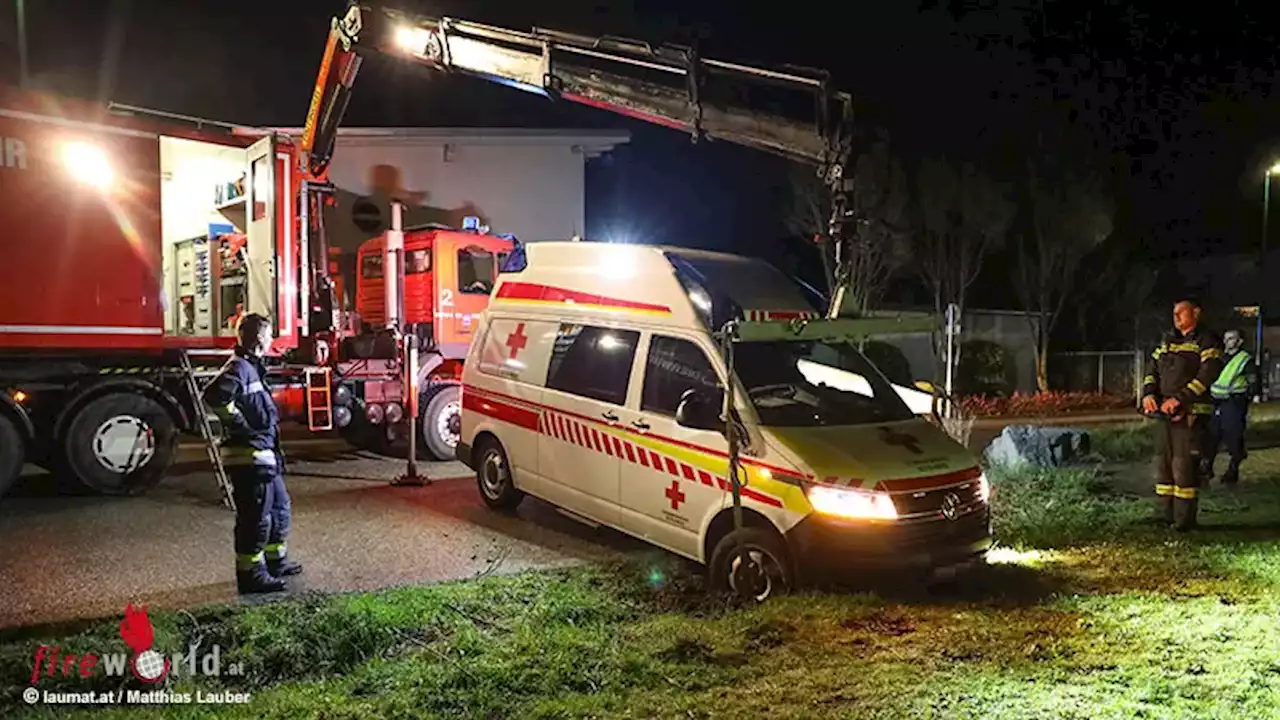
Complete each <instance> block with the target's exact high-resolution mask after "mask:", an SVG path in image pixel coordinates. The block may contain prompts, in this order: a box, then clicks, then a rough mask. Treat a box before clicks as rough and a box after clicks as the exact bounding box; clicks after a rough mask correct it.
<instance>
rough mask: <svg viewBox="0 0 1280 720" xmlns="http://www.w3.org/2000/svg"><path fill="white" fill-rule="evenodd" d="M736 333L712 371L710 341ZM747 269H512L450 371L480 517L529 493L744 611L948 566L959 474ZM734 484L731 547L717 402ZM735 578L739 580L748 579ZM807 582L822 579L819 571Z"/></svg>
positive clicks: (985, 538)
mask: <svg viewBox="0 0 1280 720" xmlns="http://www.w3.org/2000/svg"><path fill="white" fill-rule="evenodd" d="M730 319H736V320H738V321H740V324H739V325H738V330H739V333H738V336H739V338H740V340H741V341H740V342H737V343H735V344H734V346H733V371H732V373H730V372H729V371H728V368H727V364H726V362H725V359H724V357H725V355H724V354H723V353H722V351H721V347H720V345H719V341H718V340H717V336H716V335H715V332H716V331H719V330H720V329H721V328H722V327H723V326H724V325H725V323H726V322H727V321H728V320H730ZM865 322H866V321H856V320H854V321H850V320H826V319H820V318H818V317H817V314H816V313H814V312H813V311H812V306H811V305H809V304H808V303H806V302H805V300H804V298H803V296H801V295H800V292H799V289H798V287H797V286H796V285H795V284H794V283H792V282H791V281H790V280H788V279H787V278H786V277H785V276H784V275H783V274H782V273H781V272H780V271H778V270H777V269H776V268H774V267H773V266H771V265H769V264H767V263H764V262H762V261H758V260H754V259H748V258H743V257H739V256H735V255H727V254H721V253H710V252H701V251H695V250H688V249H683V248H673V247H658V246H643V245H622V244H612V243H595V242H577V241H565V242H561V241H551V242H539V243H531V244H528V245H525V246H524V247H523V248H521V249H519V250H517V251H516V252H515V253H513V255H512V257H511V258H510V259H509V260H508V263H507V265H506V267H505V268H504V270H503V272H502V273H501V274H500V275H499V276H498V282H497V285H496V287H495V288H494V291H493V294H492V296H491V301H490V304H489V307H488V308H487V309H486V311H485V312H484V314H483V315H482V316H481V320H480V326H479V328H478V331H477V333H476V335H475V336H474V338H473V340H472V343H471V348H470V353H469V356H468V358H467V362H466V365H465V370H464V371H463V389H462V407H463V410H462V432H461V438H460V441H459V443H458V449H457V455H458V459H459V460H461V461H462V462H463V463H465V464H466V465H468V466H469V467H470V468H472V469H474V470H475V471H476V475H477V482H478V485H479V488H480V493H481V495H482V496H483V498H484V501H485V502H486V503H487V504H488V505H489V506H490V507H493V508H498V509H505V510H511V509H513V508H514V507H515V506H516V505H517V504H518V503H519V502H520V501H521V499H522V498H523V497H524V495H525V494H530V495H533V496H535V497H538V498H541V499H542V500H545V501H547V502H550V503H552V504H554V505H556V506H559V507H560V508H561V509H562V510H564V511H566V512H567V513H569V514H571V515H575V516H578V517H579V518H581V519H585V520H586V521H589V522H590V523H592V524H599V525H606V526H609V527H612V528H615V529H617V530H620V531H622V532H625V533H628V534H631V535H634V536H636V537H638V538H642V539H644V540H646V541H648V542H650V543H652V544H654V545H657V546H659V547H662V548H665V549H667V550H669V551H671V552H674V553H677V554H679V555H682V556H684V557H687V558H690V559H692V560H694V561H696V562H698V563H702V564H704V565H705V566H706V567H707V568H708V571H709V574H710V580H711V582H712V584H713V585H715V586H716V587H719V588H734V587H735V580H734V578H735V577H737V575H738V570H737V569H736V568H737V567H738V564H737V560H738V558H739V557H742V556H741V555H739V553H738V552H736V551H735V548H736V547H738V544H739V541H740V540H741V541H743V542H744V543H745V546H746V550H747V552H748V553H749V555H747V557H750V558H752V559H754V560H755V561H756V562H754V563H748V564H749V565H751V566H753V567H755V568H757V569H758V568H763V569H764V575H765V578H764V581H763V582H759V583H757V589H758V590H759V595H760V596H765V595H768V594H770V593H773V592H779V591H783V590H785V589H788V588H790V587H792V586H794V585H795V584H796V583H798V582H803V581H804V580H805V579H806V578H809V577H812V576H814V575H815V574H817V573H824V572H825V573H830V572H831V571H832V570H833V569H834V570H835V571H837V572H842V571H846V570H850V569H853V568H858V567H876V566H881V567H883V566H890V567H906V566H920V567H923V568H926V569H929V568H932V569H940V568H951V567H954V566H958V565H965V564H971V563H973V562H974V561H977V560H980V559H981V558H982V557H983V555H984V554H985V552H986V551H987V549H988V548H989V547H990V546H991V544H992V537H991V526H990V517H989V510H988V496H989V489H988V485H987V481H986V478H985V477H984V476H983V474H982V472H981V470H980V468H979V466H978V462H977V459H976V458H975V457H974V456H973V455H972V454H971V453H969V452H968V451H967V450H966V449H965V448H964V447H963V446H961V445H959V444H958V443H956V442H955V441H953V440H952V439H951V438H950V437H949V436H947V435H946V434H945V433H944V432H943V431H942V430H941V429H940V428H938V427H937V426H936V425H935V424H933V423H930V422H928V421H927V420H925V419H924V418H922V417H920V416H919V415H917V414H916V413H915V412H913V411H912V410H911V409H909V408H908V407H907V405H906V404H905V403H904V402H903V398H902V397H901V396H900V394H899V392H897V391H895V390H894V386H891V385H890V383H889V382H888V381H887V380H886V379H885V377H884V376H883V375H882V374H881V373H880V372H879V371H878V370H877V369H876V368H875V367H874V366H872V365H871V363H870V362H868V361H867V360H866V358H865V357H864V356H863V355H862V354H861V353H860V352H859V351H858V350H857V346H856V344H855V343H854V342H851V341H850V340H849V337H850V334H849V330H850V329H852V328H857V327H859V323H865ZM726 387H732V388H733V391H734V393H735V395H734V403H733V404H734V407H735V414H736V415H737V418H738V419H737V422H738V425H739V427H740V432H739V435H740V437H742V440H741V441H740V444H741V450H740V457H741V459H742V467H743V473H742V474H741V475H740V478H741V479H742V480H744V481H745V486H744V487H743V488H742V491H741V499H742V506H743V515H744V529H743V530H742V531H741V532H735V531H734V522H733V513H732V499H731V492H730V484H729V483H728V481H727V478H728V476H729V474H728V449H729V448H728V441H727V439H726V438H727V436H726V433H725V429H726V422H725V421H724V420H722V419H721V417H722V407H723V402H724V388H726ZM758 576H759V573H757V579H759V577H758ZM827 576H828V577H829V575H827Z"/></svg>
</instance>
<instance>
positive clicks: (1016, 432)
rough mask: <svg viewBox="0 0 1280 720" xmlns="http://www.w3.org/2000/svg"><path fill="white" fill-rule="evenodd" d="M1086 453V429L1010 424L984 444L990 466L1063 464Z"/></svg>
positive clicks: (1088, 446) (1085, 455)
mask: <svg viewBox="0 0 1280 720" xmlns="http://www.w3.org/2000/svg"><path fill="white" fill-rule="evenodd" d="M1089 454H1090V444H1089V432H1088V431H1087V430H1084V429H1082V428H1065V427H1038V426H1036V425H1009V426H1008V427H1006V428H1005V429H1004V431H1003V432H1001V433H1000V435H999V437H997V438H996V439H995V440H992V441H991V444H990V445H988V446H987V449H986V451H985V453H984V457H985V459H986V461H987V462H988V463H991V464H993V465H1034V466H1036V467H1062V466H1064V465H1072V464H1075V463H1078V462H1081V461H1082V460H1084V459H1085V458H1086V457H1087V456H1089Z"/></svg>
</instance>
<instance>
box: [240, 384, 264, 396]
mask: <svg viewBox="0 0 1280 720" xmlns="http://www.w3.org/2000/svg"><path fill="white" fill-rule="evenodd" d="M266 391H267V389H266V388H264V387H263V386H262V383H261V382H259V381H257V380H254V381H253V382H251V383H249V384H248V385H245V386H244V394H245V395H253V394H255V393H264V392H266Z"/></svg>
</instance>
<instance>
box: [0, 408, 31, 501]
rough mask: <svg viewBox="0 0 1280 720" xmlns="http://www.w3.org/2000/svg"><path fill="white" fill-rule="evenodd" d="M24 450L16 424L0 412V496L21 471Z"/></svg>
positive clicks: (11, 485)
mask: <svg viewBox="0 0 1280 720" xmlns="http://www.w3.org/2000/svg"><path fill="white" fill-rule="evenodd" d="M25 451H26V448H25V443H23V442H22V435H20V434H19V433H18V426H17V425H15V424H14V422H13V419H12V418H10V417H9V416H8V415H5V414H3V413H0V497H3V496H4V494H5V493H7V492H9V488H11V487H13V483H14V481H15V480H17V479H18V475H20V474H21V473H22V463H23V456H24V455H25Z"/></svg>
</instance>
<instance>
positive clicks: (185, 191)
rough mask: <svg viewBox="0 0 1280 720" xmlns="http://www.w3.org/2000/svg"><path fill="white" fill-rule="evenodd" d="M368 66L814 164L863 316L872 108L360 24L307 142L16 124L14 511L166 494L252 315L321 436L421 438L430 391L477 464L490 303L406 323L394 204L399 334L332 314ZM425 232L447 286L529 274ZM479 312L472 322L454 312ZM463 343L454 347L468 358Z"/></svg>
mask: <svg viewBox="0 0 1280 720" xmlns="http://www.w3.org/2000/svg"><path fill="white" fill-rule="evenodd" d="M368 53H383V54H388V55H392V56H395V57H399V58H403V59H405V60H408V61H411V62H416V63H418V64H420V65H423V66H426V67H428V68H432V69H434V70H437V71H441V72H456V73H461V74H466V75H470V76H473V77H476V78H479V79H483V80H488V81H490V82H497V83H501V84H504V85H507V86H510V87H513V88H515V89H518V90H524V91H527V92H532V93H535V94H538V95H541V96H544V97H547V98H549V99H553V100H563V101H568V102H573V103H576V104H580V105H584V106H587V107H593V108H597V109H601V110H606V111H610V112H614V113H617V114H620V115H624V116H627V117H630V118H633V119H639V120H642V121H646V122H650V123H653V124H657V125H660V126H664V127H668V128H672V129H675V130H679V131H683V132H687V133H689V134H690V135H691V137H692V138H693V139H694V141H706V140H722V141H728V142H732V143H735V144H739V145H743V146H747V147H751V148H755V149H758V150H762V151H765V152H769V153H772V154H776V155H780V156H782V157H786V158H789V159H791V160H795V161H800V162H804V163H808V164H811V165H813V166H814V167H815V168H816V172H817V173H818V175H819V177H821V178H822V179H823V181H824V182H825V183H826V184H827V186H828V187H829V188H830V189H831V191H832V197H833V213H832V218H831V223H830V227H829V231H828V234H827V236H826V238H825V241H827V242H830V243H831V244H832V245H833V247H834V248H835V257H836V266H837V267H836V270H837V271H836V273H835V276H836V284H835V287H834V288H832V292H831V293H830V298H829V301H828V302H829V307H828V310H827V314H828V316H830V317H844V316H849V315H851V314H852V311H851V310H850V309H849V308H848V307H846V304H847V303H846V299H847V298H851V294H850V293H849V292H848V291H849V287H848V284H849V279H850V277H851V273H850V260H851V255H850V253H849V248H850V247H851V245H850V243H851V242H852V240H853V238H854V236H855V234H856V230H855V228H856V226H857V224H858V222H859V217H858V213H857V208H856V207H853V206H852V199H853V197H852V192H851V191H852V189H853V188H852V183H851V181H850V179H849V178H848V177H846V175H845V172H844V170H845V166H846V164H847V162H848V159H849V156H850V152H851V149H852V147H853V142H854V134H853V131H852V128H853V125H852V98H851V97H850V96H849V95H848V94H847V93H843V92H837V91H835V90H833V89H832V88H831V83H830V79H829V77H828V76H827V75H826V74H825V73H823V72H819V71H810V70H804V69H797V68H793V67H787V68H784V69H771V68H765V67H757V66H751V65H746V64H742V63H737V62H730V61H724V60H716V59H712V58H707V57H703V56H702V55H701V54H700V53H699V52H698V51H697V50H696V49H695V48H688V47H676V46H666V45H664V46H657V45H652V44H649V43H647V42H642V41H636V40H627V39H619V38H613V37H585V36H581V35H575V34H571V33H565V32H559V31H553V30H542V29H535V30H533V31H529V32H523V31H516V30H510V29H505V28H500V27H494V26H490V25H482V24H477V23H471V22H466V21H461V20H454V19H449V18H431V17H421V16H415V15H410V14H406V13H404V12H401V11H398V10H394V9H389V8H381V7H373V6H367V5H362V4H359V3H352V4H350V5H349V7H348V8H347V10H346V12H345V13H344V14H342V15H341V16H337V17H335V18H334V19H333V21H332V23H331V27H330V32H329V36H328V40H327V43H326V46H325V50H324V54H323V56H322V60H321V65H320V69H319V74H318V77H317V81H316V85H315V89H314V92H313V95H312V102H311V106H310V108H309V110H308V113H307V118H306V124H305V126H304V129H303V133H302V136H301V138H300V139H298V140H297V141H296V142H295V141H294V140H292V139H289V138H283V137H280V136H276V135H271V134H267V135H265V136H264V135H262V134H260V133H253V132H246V131H242V130H234V129H233V130H230V131H228V132H222V133H212V132H210V131H207V130H204V129H195V130H193V129H190V128H186V127H183V128H177V129H175V128H172V127H161V126H160V125H159V124H155V123H152V122H150V121H147V120H139V119H136V118H132V119H124V118H118V117H113V116H109V115H105V114H104V113H103V112H101V110H100V109H99V108H96V107H94V106H90V105H80V104H76V103H72V102H70V101H63V100H57V99H51V98H39V97H36V98H32V97H18V96H14V95H12V94H6V95H5V96H4V97H3V100H2V101H0V151H2V153H3V154H0V172H2V173H4V180H3V183H2V184H0V188H2V189H3V192H4V195H3V199H4V203H5V206H4V207H5V219H6V222H5V224H4V228H5V229H4V233H5V234H6V235H7V236H8V238H9V242H8V243H7V247H8V248H9V249H10V251H9V258H8V259H9V262H8V263H7V264H5V265H3V266H0V287H2V288H4V290H3V292H4V293H5V295H6V300H5V302H4V303H3V305H2V306H0V490H3V489H4V488H6V487H7V486H8V485H9V484H10V483H11V482H12V480H13V478H14V477H15V476H16V475H17V474H18V471H19V469H20V467H21V465H22V463H23V462H24V461H26V462H36V463H40V464H44V465H46V466H49V467H56V468H60V469H64V470H65V471H66V472H67V473H68V474H70V475H73V476H75V477H77V478H79V479H80V480H81V481H82V482H83V483H84V484H86V485H88V486H89V487H91V488H93V489H95V490H97V491H99V492H103V493H126V494H128V493H138V492H142V491H145V490H146V489H148V488H149V487H152V486H153V485H154V484H155V483H156V482H158V481H159V479H160V478H161V477H162V476H163V474H164V472H165V470H166V469H167V468H168V467H169V465H170V463H171V462H172V460H173V457H174V454H175V447H176V438H177V436H178V434H179V433H181V432H190V431H193V430H198V429H199V425H200V421H201V418H203V417H204V415H203V409H202V407H201V406H200V403H199V402H198V401H196V400H195V397H196V394H197V390H198V388H197V384H196V382H197V378H200V377H202V376H204V377H207V376H208V375H210V374H213V373H216V372H217V370H218V368H219V367H220V365H221V363H222V362H223V361H224V360H225V358H226V356H227V354H228V353H229V349H230V348H231V347H232V346H233V345H234V342H235V339H234V330H233V325H232V323H233V322H234V319H235V318H236V317H237V316H238V315H239V314H242V313H244V312H257V313H262V314H265V315H267V316H269V317H270V318H272V319H273V321H274V323H275V330H276V336H277V339H276V343H275V346H274V347H273V351H274V353H275V354H276V355H278V356H279V359H280V361H281V362H279V363H278V365H277V366H276V367H275V368H274V369H273V373H274V377H273V380H274V381H275V383H274V385H273V387H274V388H275V391H276V394H277V397H278V400H279V401H280V402H282V404H283V405H284V406H285V407H286V408H288V409H290V410H291V411H292V412H291V414H292V415H293V416H295V417H299V416H300V417H302V418H305V420H306V421H307V423H308V425H309V427H311V428H313V429H329V428H334V427H340V428H341V427H343V425H344V422H343V421H345V423H346V426H347V427H349V428H350V427H358V426H359V425H361V424H362V425H363V426H364V428H365V431H366V432H367V431H368V428H369V427H370V426H382V427H383V429H384V431H386V432H388V433H389V435H390V436H394V435H395V432H394V431H393V430H391V428H393V427H402V426H403V423H394V422H388V420H389V419H394V416H399V415H403V414H405V412H404V409H405V407H406V403H405V398H408V397H409V395H410V393H407V392H405V386H406V384H412V385H417V386H418V387H419V388H420V391H419V395H418V398H417V400H418V407H419V408H421V409H423V410H424V411H425V412H424V413H423V416H424V417H423V422H422V423H421V427H422V430H423V433H424V441H425V442H424V443H422V444H423V445H425V446H426V448H428V449H429V450H431V451H432V452H433V453H434V454H437V455H439V454H443V453H440V452H439V451H442V450H445V449H447V447H448V445H449V443H450V441H452V442H454V443H456V437H457V435H456V432H452V430H453V429H455V428H456V427H457V425H456V423H457V420H456V416H457V407H458V402H457V397H458V395H457V392H458V391H457V384H456V381H454V379H453V378H455V377H456V375H457V369H458V368H459V367H460V362H461V358H463V357H464V356H465V349H466V348H465V345H462V344H461V343H460V342H458V341H459V340H461V339H463V338H466V337H467V336H468V335H469V332H468V330H469V325H468V318H469V317H470V318H474V317H475V315H476V314H478V313H479V312H480V311H482V310H483V308H484V305H485V304H486V303H487V300H488V298H487V296H486V295H483V294H481V293H465V292H462V288H460V287H458V281H459V278H458V277H457V275H456V274H455V275H454V276H453V277H445V276H444V275H443V274H441V273H440V272H436V273H435V274H434V279H433V281H432V287H431V290H432V292H433V293H435V296H434V297H433V298H432V300H431V303H429V304H423V305H421V308H422V311H423V312H426V311H427V310H428V309H429V313H430V319H431V322H430V323H429V324H428V323H426V322H417V323H415V322H413V318H406V316H405V313H404V309H403V308H404V300H403V292H404V288H405V280H406V268H405V265H406V263H405V260H406V257H407V254H406V253H411V252H412V251H411V250H409V248H408V247H406V241H407V240H406V238H410V239H411V238H413V237H414V232H415V231H414V230H413V229H412V228H404V227H402V225H401V223H400V222H399V219H398V218H399V214H400V212H399V206H398V205H396V204H395V203H393V205H392V210H393V212H392V214H393V220H392V223H391V229H390V230H389V231H388V232H386V233H385V234H384V235H383V236H382V237H381V238H375V239H374V241H375V242H374V243H373V244H372V245H369V247H370V248H371V249H372V250H371V252H370V253H368V254H367V255H366V257H373V256H375V255H376V254H377V251H376V248H379V247H380V248H381V252H382V256H383V261H382V268H381V272H382V274H383V278H382V279H383V282H384V283H385V286H384V290H383V292H384V296H383V297H384V305H385V307H386V308H387V310H386V313H385V315H384V316H382V317H376V316H375V319H376V320H381V321H382V322H381V323H375V324H368V323H365V324H362V326H361V328H353V327H352V326H351V325H350V323H345V322H343V321H342V319H341V318H340V316H339V313H338V312H337V311H336V310H335V303H334V283H333V278H332V277H331V276H330V273H329V269H330V267H331V259H332V258H331V255H330V251H329V248H328V245H327V242H326V235H325V222H324V218H325V208H326V207H327V206H329V205H331V204H332V197H333V187H332V185H330V183H329V182H328V169H329V164H330V161H331V159H332V156H333V152H334V148H335V145H336V139H337V131H338V127H339V125H340V123H341V120H342V116H343V114H344V112H345V110H346V107H347V105H348V103H349V101H350V98H351V92H352V87H353V83H354V81H355V79H356V77H357V74H358V71H359V69H360V66H361V63H362V62H363V60H364V58H365V56H366V55H367V54H368ZM763 108H768V109H767V110H766V109H763ZM425 230H426V231H427V232H430V233H434V235H433V239H432V242H433V243H436V247H437V251H436V252H435V254H434V257H435V261H436V262H437V263H438V262H439V261H440V258H441V257H443V255H444V254H442V253H440V252H439V250H438V248H439V247H440V243H449V242H452V243H454V244H455V245H464V246H468V247H469V246H471V245H476V246H478V248H479V249H480V250H481V251H482V252H481V253H479V254H478V255H475V256H473V258H472V260H473V262H472V263H471V266H472V267H471V271H470V272H471V275H472V276H473V277H474V276H481V275H485V274H486V273H489V276H490V278H492V277H493V276H495V275H496V273H497V272H499V269H500V268H499V264H498V257H497V256H498V255H500V254H501V253H503V252H507V253H509V254H510V255H511V258H510V261H515V262H518V261H519V260H520V258H521V257H522V256H523V253H522V250H521V248H520V247H519V245H518V243H514V242H511V241H510V240H503V242H507V243H509V245H507V246H506V247H505V249H504V247H503V246H502V245H501V243H496V242H495V243H489V242H488V241H485V242H479V243H476V242H473V241H474V240H475V239H477V238H480V237H488V236H481V235H480V234H479V233H476V232H475V229H474V228H472V229H463V230H458V231H452V230H446V229H440V228H428V229H425ZM455 232H456V234H455ZM459 235H461V236H465V239H462V238H460V237H459ZM409 241H410V242H412V240H409ZM485 253H488V254H489V256H491V257H492V258H493V261H492V262H489V261H488V260H484V257H485ZM477 258H478V259H479V260H480V262H476V260H477ZM372 262H373V261H371V263H372ZM455 270H456V268H455ZM410 274H412V273H410ZM370 280H377V278H376V277H370V278H365V281H366V282H368V281H370ZM359 282H360V279H357V290H356V292H357V295H358V293H359V288H358V285H359ZM489 282H490V283H492V279H490V281H489ZM367 287H369V288H370V289H369V292H370V293H376V291H375V290H373V288H372V286H367ZM464 296H465V298H466V299H467V300H468V301H469V302H470V305H468V306H458V305H455V304H454V303H453V302H450V301H455V300H459V299H463V298H464ZM426 318H427V316H426V315H419V316H418V318H417V319H419V320H422V321H425V320H426ZM406 320H408V322H406ZM378 325H380V326H381V327H378ZM444 329H448V330H452V331H454V334H453V335H452V340H453V341H448V340H449V338H448V337H445V335H444ZM408 338H414V339H415V340H416V341H420V342H423V343H424V344H423V345H422V347H424V348H425V349H426V352H425V354H424V362H423V364H422V366H421V368H419V371H418V373H417V375H416V377H415V378H409V377H408V376H407V373H405V371H404V367H403V363H402V362H401V358H402V357H403V356H404V353H400V352H397V350H399V349H400V348H401V347H402V346H403V344H404V342H405V341H406V340H407V339H408ZM442 340H445V341H444V342H442ZM459 350H461V352H459ZM423 400H425V401H426V402H425V404H424V403H423V402H422V401H423ZM433 403H434V404H433ZM375 407H376V408H377V409H374V408H375ZM432 408H434V409H435V412H436V416H435V417H432V415H431V413H432ZM389 415H390V416H393V417H392V418H389V417H388V416H389ZM357 421H359V423H357ZM429 433H435V434H436V437H435V438H434V440H433V439H430V438H429V436H428V434H429ZM205 434H206V436H207V435H208V434H207V433H205Z"/></svg>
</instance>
